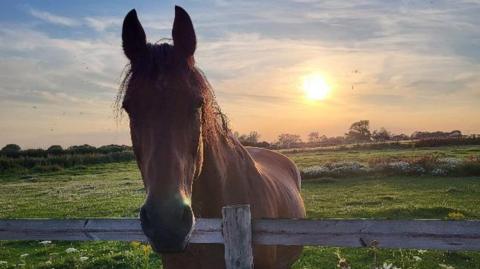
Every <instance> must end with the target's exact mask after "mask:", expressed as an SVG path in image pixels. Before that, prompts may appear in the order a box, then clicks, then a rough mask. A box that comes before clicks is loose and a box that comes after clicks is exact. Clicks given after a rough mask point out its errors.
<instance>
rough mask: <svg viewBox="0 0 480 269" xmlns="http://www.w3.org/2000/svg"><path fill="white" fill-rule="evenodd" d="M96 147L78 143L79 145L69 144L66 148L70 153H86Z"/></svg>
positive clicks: (91, 151) (93, 150)
mask: <svg viewBox="0 0 480 269" xmlns="http://www.w3.org/2000/svg"><path fill="white" fill-rule="evenodd" d="M95 150H96V148H95V147H94V146H90V145H87V144H84V145H80V146H71V147H69V148H68V151H69V152H70V153H75V154H87V153H94V152H95Z"/></svg>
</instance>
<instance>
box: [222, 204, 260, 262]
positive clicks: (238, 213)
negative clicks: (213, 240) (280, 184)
mask: <svg viewBox="0 0 480 269" xmlns="http://www.w3.org/2000/svg"><path fill="white" fill-rule="evenodd" d="M222 216H223V226H222V231H223V239H224V244H225V266H226V268H227V269H252V268H253V254H252V225H251V214H250V205H234V206H226V207H224V208H222Z"/></svg>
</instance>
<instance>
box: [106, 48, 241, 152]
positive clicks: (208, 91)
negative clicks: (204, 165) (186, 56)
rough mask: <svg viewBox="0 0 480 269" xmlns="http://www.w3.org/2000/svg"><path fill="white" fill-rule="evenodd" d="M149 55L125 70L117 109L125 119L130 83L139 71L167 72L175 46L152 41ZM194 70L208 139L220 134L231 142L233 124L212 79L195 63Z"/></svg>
mask: <svg viewBox="0 0 480 269" xmlns="http://www.w3.org/2000/svg"><path fill="white" fill-rule="evenodd" d="M148 53H149V55H148V57H146V60H144V61H143V62H141V63H138V64H136V65H135V66H132V65H131V64H127V65H126V66H125V68H124V69H123V71H122V75H121V82H120V87H119V90H118V93H117V96H116V98H115V104H114V110H115V117H116V118H117V120H121V119H122V112H123V109H122V102H123V99H124V98H125V95H126V94H127V91H128V85H129V83H130V80H131V78H132V75H133V73H135V72H142V73H143V72H148V73H149V74H152V75H154V76H158V75H161V74H162V71H163V72H164V69H165V68H170V67H172V65H173V64H175V63H173V61H172V60H171V59H172V55H171V54H172V53H173V46H172V45H170V44H168V43H162V44H156V43H155V44H148ZM189 68H190V72H191V73H192V74H191V75H192V76H193V81H194V83H195V84H196V86H197V88H198V90H199V91H200V95H201V97H202V98H203V100H204V105H203V106H202V135H203V138H204V139H205V140H206V141H207V142H213V141H214V140H217V139H219V138H223V139H224V140H225V141H226V142H227V143H228V144H230V143H231V142H233V141H232V139H233V136H232V135H231V132H230V128H229V121H228V118H227V116H226V115H225V114H224V113H223V112H222V110H221V109H220V106H219V105H218V103H217V101H216V98H215V94H214V92H213V88H212V86H211V85H210V83H209V82H208V80H207V78H206V76H205V75H204V73H203V72H202V71H201V70H200V69H199V68H198V67H196V66H195V65H194V63H193V62H192V63H191V66H190V67H189Z"/></svg>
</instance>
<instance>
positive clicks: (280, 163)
mask: <svg viewBox="0 0 480 269" xmlns="http://www.w3.org/2000/svg"><path fill="white" fill-rule="evenodd" d="M246 149H247V151H248V153H249V154H250V156H252V158H253V160H254V161H255V163H256V166H257V167H259V168H260V169H261V170H262V171H263V172H265V173H266V174H268V175H272V176H274V177H276V178H278V179H280V180H283V179H288V178H290V179H293V181H294V182H295V184H296V185H297V187H298V188H300V181H301V178H300V172H299V170H298V168H297V166H296V165H295V163H294V162H293V161H292V160H290V159H289V158H288V157H287V156H285V155H283V154H281V153H279V152H275V151H272V150H268V149H264V148H256V147H246Z"/></svg>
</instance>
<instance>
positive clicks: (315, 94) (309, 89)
mask: <svg viewBox="0 0 480 269" xmlns="http://www.w3.org/2000/svg"><path fill="white" fill-rule="evenodd" d="M303 90H304V91H305V96H306V98H307V99H309V100H325V98H327V96H328V94H329V93H330V86H329V85H328V83H327V82H326V81H325V79H324V78H323V76H321V75H318V74H314V75H309V76H307V77H305V78H304V80H303Z"/></svg>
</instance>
